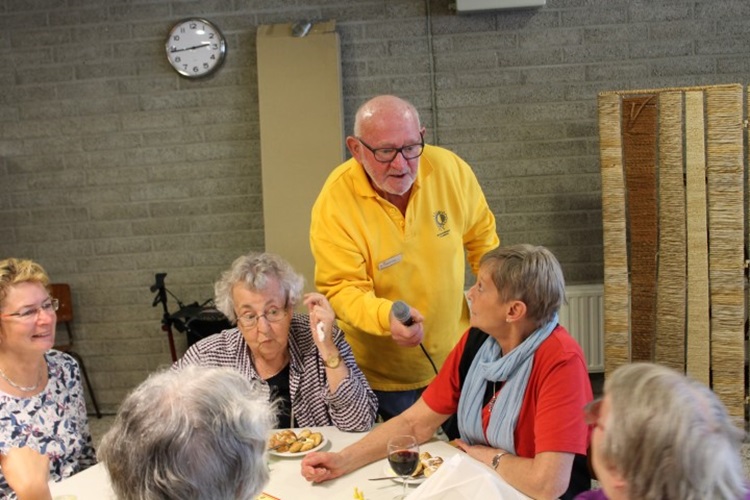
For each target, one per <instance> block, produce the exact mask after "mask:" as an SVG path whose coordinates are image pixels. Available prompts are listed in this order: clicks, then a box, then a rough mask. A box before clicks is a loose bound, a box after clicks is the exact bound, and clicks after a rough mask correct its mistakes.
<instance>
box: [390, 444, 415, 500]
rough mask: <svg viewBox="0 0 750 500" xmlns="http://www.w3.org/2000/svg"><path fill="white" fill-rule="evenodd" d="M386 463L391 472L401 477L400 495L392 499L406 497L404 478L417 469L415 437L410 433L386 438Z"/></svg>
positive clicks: (399, 499)
mask: <svg viewBox="0 0 750 500" xmlns="http://www.w3.org/2000/svg"><path fill="white" fill-rule="evenodd" d="M388 463H389V464H390V466H391V469H393V472H395V473H396V474H398V475H399V476H400V477H401V484H402V485H403V488H402V492H401V495H399V496H396V497H395V498H394V500H403V499H404V498H406V480H407V479H408V478H409V477H410V476H411V474H412V473H413V472H414V471H415V470H417V464H418V463H419V444H418V443H417V438H415V437H414V436H410V435H405V436H393V437H392V438H391V439H389V440H388Z"/></svg>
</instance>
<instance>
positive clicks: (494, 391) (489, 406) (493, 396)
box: [487, 381, 500, 413]
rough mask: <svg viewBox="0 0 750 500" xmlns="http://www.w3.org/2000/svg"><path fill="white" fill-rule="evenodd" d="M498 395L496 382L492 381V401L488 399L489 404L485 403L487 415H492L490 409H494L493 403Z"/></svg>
mask: <svg viewBox="0 0 750 500" xmlns="http://www.w3.org/2000/svg"><path fill="white" fill-rule="evenodd" d="M498 394H500V393H499V392H498V391H497V382H496V381H493V382H492V399H490V402H489V403H487V410H488V411H489V413H492V408H494V407H495V401H497V396H498Z"/></svg>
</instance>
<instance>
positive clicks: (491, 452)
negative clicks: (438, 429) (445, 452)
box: [451, 439, 510, 464]
mask: <svg viewBox="0 0 750 500" xmlns="http://www.w3.org/2000/svg"><path fill="white" fill-rule="evenodd" d="M451 444H452V445H453V446H455V447H456V448H458V449H459V450H461V451H465V452H466V454H467V455H469V456H470V457H471V458H474V459H476V460H479V461H480V462H482V463H485V464H492V459H493V458H494V457H495V455H497V454H498V453H501V452H504V451H505V450H501V449H499V448H490V447H489V446H485V445H483V444H475V445H470V444H467V443H466V442H465V441H462V440H461V439H454V440H453V441H451ZM508 456H510V455H508Z"/></svg>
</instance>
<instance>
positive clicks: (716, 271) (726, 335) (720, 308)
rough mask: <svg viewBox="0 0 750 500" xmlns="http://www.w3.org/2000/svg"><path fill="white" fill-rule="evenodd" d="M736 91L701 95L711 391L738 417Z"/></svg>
mask: <svg viewBox="0 0 750 500" xmlns="http://www.w3.org/2000/svg"><path fill="white" fill-rule="evenodd" d="M742 93H743V92H742V87H741V86H739V85H737V86H734V87H722V88H712V89H708V90H706V116H707V117H708V118H707V129H706V138H707V141H706V159H707V162H706V164H707V173H708V214H709V233H708V234H709V248H710V252H709V281H710V294H711V367H712V370H713V374H712V375H713V378H712V388H713V390H714V391H715V392H716V393H717V394H718V395H719V396H720V397H721V398H722V400H723V401H724V402H725V404H726V405H727V409H728V410H729V412H730V413H731V414H733V415H739V416H744V397H743V396H744V390H745V387H744V360H745V350H744V330H743V329H744V317H745V303H744V302H745V288H744V260H745V258H744V238H745V235H744V212H743V210H742V207H743V206H744V202H745V200H744V171H743V162H742V154H743V143H742Z"/></svg>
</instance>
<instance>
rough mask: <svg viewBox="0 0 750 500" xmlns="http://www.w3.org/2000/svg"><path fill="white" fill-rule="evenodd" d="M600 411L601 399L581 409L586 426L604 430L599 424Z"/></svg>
mask: <svg viewBox="0 0 750 500" xmlns="http://www.w3.org/2000/svg"><path fill="white" fill-rule="evenodd" d="M601 409H602V398H596V399H595V400H593V401H591V402H589V403H587V404H586V406H584V407H583V416H584V418H585V419H586V424H587V425H591V426H594V427H599V428H600V429H601V430H605V429H604V426H603V425H601V424H600V423H599V412H600V411H601Z"/></svg>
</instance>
